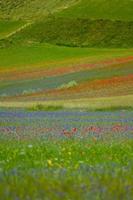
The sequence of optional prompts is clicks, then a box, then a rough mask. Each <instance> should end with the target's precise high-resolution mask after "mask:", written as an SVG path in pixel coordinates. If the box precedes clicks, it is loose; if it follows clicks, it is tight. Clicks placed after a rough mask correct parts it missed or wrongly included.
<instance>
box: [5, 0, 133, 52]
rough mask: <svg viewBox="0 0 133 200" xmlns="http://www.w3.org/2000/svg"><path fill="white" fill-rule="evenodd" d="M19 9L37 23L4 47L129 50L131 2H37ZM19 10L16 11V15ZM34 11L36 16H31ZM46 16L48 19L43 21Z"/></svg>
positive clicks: (132, 27) (132, 31) (132, 26)
mask: <svg viewBox="0 0 133 200" xmlns="http://www.w3.org/2000/svg"><path fill="white" fill-rule="evenodd" d="M10 2H11V1H10ZM37 2H38V4H37ZM73 4H74V5H73ZM20 5H21V4H20ZM26 5H27V7H26ZM28 5H31V6H30V7H29V6H28ZM37 5H38V6H39V7H38V6H37ZM20 8H21V9H22V8H23V11H22V12H20V14H21V15H23V14H24V13H25V17H26V15H27V13H30V14H31V16H32V13H33V16H34V17H35V15H38V12H39V14H40V17H41V19H40V20H37V21H35V23H33V24H32V25H31V26H29V27H27V28H26V29H24V30H23V31H21V32H19V33H18V34H16V35H15V36H14V37H13V38H11V40H10V42H8V41H6V42H5V44H6V45H10V43H13V42H14V43H15V42H17V43H18V42H19V43H23V44H24V43H28V44H29V43H34V42H37V43H43V42H47V43H52V44H56V45H61V46H63V45H65V46H72V47H75V46H77V47H84V46H85V47H100V48H101V47H104V48H105V47H106V48H107V47H109V48H110V47H111V48H112V47H113V48H114V47H117V48H123V47H124V48H131V47H133V15H132V10H133V1H131V0H122V1H120V0H110V1H107V0H80V1H76V0H75V1H72V0H69V1H65V0H64V1H60V0H59V1H57V0H49V1H45V0H44V1H41V3H40V4H39V0H34V1H32V2H31V1H30V0H28V1H26V3H25V4H24V2H23V4H22V6H20ZM20 8H17V9H16V11H17V12H19V11H20ZM37 8H38V12H36V13H35V10H36V9H37ZM61 8H62V10H61V11H60V12H56V13H53V11H54V10H56V9H57V10H59V9H61ZM14 9H15V8H12V9H11V10H12V12H13V10H14ZM27 9H31V11H30V12H29V11H28V10H27ZM48 12H49V14H48ZM46 13H47V14H48V15H49V16H48V17H46V16H45V18H44V17H43V16H44V15H45V14H46ZM34 14H35V15H34ZM28 15H29V14H28ZM28 15H27V17H28ZM16 16H18V15H17V13H16ZM31 16H30V15H29V17H31ZM36 17H37V16H36ZM4 46H5V45H4Z"/></svg>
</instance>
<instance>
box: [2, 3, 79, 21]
mask: <svg viewBox="0 0 133 200" xmlns="http://www.w3.org/2000/svg"><path fill="white" fill-rule="evenodd" d="M75 2H78V1H77V0H1V1H0V18H12V19H37V18H41V17H43V16H46V15H49V14H51V13H53V12H55V11H58V10H61V9H64V8H67V7H69V6H71V5H73V4H74V3H75Z"/></svg>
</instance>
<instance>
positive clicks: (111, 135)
mask: <svg viewBox="0 0 133 200" xmlns="http://www.w3.org/2000/svg"><path fill="white" fill-rule="evenodd" d="M132 197H133V111H128V110H120V111H83V110H82V111H78V110H74V109H73V110H61V111H27V110H24V109H7V108H6V109H5V108H2V109H0V199H2V200H41V199H44V200H45V199H46V200H56V199H57V200H58V199H63V200H64V199H66V200H77V199H79V200H80V199H83V200H88V199H91V200H102V199H103V200H112V199H113V200H126V199H127V200H132Z"/></svg>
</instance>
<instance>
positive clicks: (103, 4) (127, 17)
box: [59, 0, 133, 21]
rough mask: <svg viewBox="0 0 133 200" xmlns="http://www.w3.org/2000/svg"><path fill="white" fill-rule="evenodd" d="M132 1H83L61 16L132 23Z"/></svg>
mask: <svg viewBox="0 0 133 200" xmlns="http://www.w3.org/2000/svg"><path fill="white" fill-rule="evenodd" d="M132 11H133V1H132V0H81V1H79V3H77V4H76V5H74V6H72V7H71V8H68V9H66V10H65V11H63V12H61V13H60V14H59V16H63V17H67V18H68V17H72V18H84V19H86V18H90V19H111V20H122V21H132V20H133V14H132Z"/></svg>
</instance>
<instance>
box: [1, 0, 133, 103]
mask: <svg viewBox="0 0 133 200" xmlns="http://www.w3.org/2000/svg"><path fill="white" fill-rule="evenodd" d="M116 4H117V6H116ZM99 6H100V9H98V8H99ZM132 8H133V3H132V1H130V0H128V1H125V0H123V1H119V0H111V1H110V2H108V1H103V0H100V1H97V0H93V1H92V0H89V1H86V0H80V1H76V0H75V1H74V0H70V1H65V0H64V1H54V0H53V1H52V0H51V1H45V0H44V1H39V0H34V1H30V0H25V1H21V0H19V1H17V0H16V1H10V0H8V1H7V0H6V1H1V9H0V12H1V15H0V16H2V17H1V21H0V25H1V28H0V38H1V39H0V47H1V48H0V100H1V101H5V100H6V101H27V102H28V101H42V102H43V101H47V100H53V101H56V100H63V99H69V100H71V99H86V98H87V99H88V98H101V97H105V98H106V97H107V98H108V97H110V98H111V97H117V98H119V96H125V95H132V94H133V89H132V88H133V87H132V86H133V76H132V75H133V17H132V15H131V11H132ZM105 11H106V12H105ZM20 15H21V16H20Z"/></svg>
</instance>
